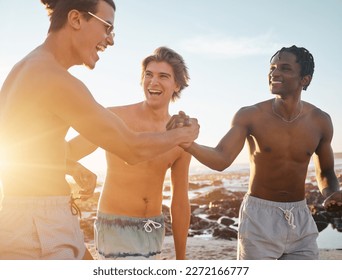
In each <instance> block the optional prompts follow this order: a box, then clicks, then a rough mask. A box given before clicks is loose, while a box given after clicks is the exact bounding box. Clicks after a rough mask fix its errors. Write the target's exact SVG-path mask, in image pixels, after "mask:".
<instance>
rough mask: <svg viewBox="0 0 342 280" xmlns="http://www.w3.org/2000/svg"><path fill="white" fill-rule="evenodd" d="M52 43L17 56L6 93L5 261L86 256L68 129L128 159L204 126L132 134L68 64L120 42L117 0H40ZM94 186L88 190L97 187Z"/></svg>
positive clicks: (0, 255)
mask: <svg viewBox="0 0 342 280" xmlns="http://www.w3.org/2000/svg"><path fill="white" fill-rule="evenodd" d="M42 3H44V4H45V5H46V7H47V9H48V11H49V16H50V21H51V24H50V28H49V32H48V35H47V38H46V40H45V41H44V42H43V44H41V45H40V46H38V47H37V48H36V49H34V50H33V51H32V52H31V53H29V54H28V55H27V56H26V57H24V58H23V59H22V60H21V61H19V62H18V63H17V64H16V65H15V66H14V67H13V69H12V70H11V72H10V73H9V75H8V77H7V78H6V80H5V82H4V84H3V86H2V88H1V93H0V159H1V165H0V168H1V170H0V171H1V181H2V186H3V194H4V199H3V202H2V205H1V206H0V209H1V210H0V259H81V258H82V257H83V255H84V254H85V245H84V240H83V234H82V232H81V230H80V228H79V221H78V218H77V216H73V213H72V211H71V208H72V205H71V204H72V200H71V199H70V194H71V190H70V186H69V184H68V183H67V181H66V178H65V173H66V169H67V165H66V144H65V136H66V134H67V132H68V130H69V128H70V127H73V128H74V129H75V130H76V131H78V132H79V133H81V134H82V135H84V136H85V137H86V138H87V139H89V140H90V141H92V142H94V143H95V144H96V145H98V146H100V147H102V148H104V149H106V150H107V151H110V152H111V153H113V154H116V155H117V156H118V157H119V158H122V159H123V160H125V161H126V162H128V163H138V162H142V161H144V160H148V159H151V158H153V157H155V156H158V155H159V154H162V153H164V152H167V151H169V150H171V149H173V148H175V147H177V146H178V145H179V144H182V143H184V142H192V141H193V140H194V139H195V138H196V137H197V135H198V130H199V127H198V125H197V124H196V121H195V120H193V122H192V125H191V126H190V127H183V128H178V129H176V131H175V132H173V133H169V132H165V131H163V132H154V133H145V132H143V133H140V132H135V131H132V130H131V129H129V128H128V127H127V125H125V123H124V122H123V121H122V120H121V119H120V118H118V117H117V116H116V115H115V114H113V113H111V112H110V111H108V110H107V109H105V108H104V107H103V106H101V105H100V104H98V103H97V102H96V101H95V100H94V98H93V96H92V95H91V93H90V92H89V90H88V89H87V87H86V86H85V85H84V84H83V83H82V82H81V81H79V80H78V79H76V78H75V77H74V76H72V75H71V74H70V73H69V72H68V69H69V68H70V67H72V66H74V65H83V64H84V65H86V66H88V67H89V68H91V69H93V68H94V67H95V64H96V62H97V61H98V60H99V56H98V51H103V50H105V49H106V48H107V47H108V46H112V45H113V44H114V41H113V33H112V32H113V24H114V13H115V5H114V2H113V1H112V0H82V1H81V0H68V1H64V0H42ZM92 191H93V189H90V190H89V192H92Z"/></svg>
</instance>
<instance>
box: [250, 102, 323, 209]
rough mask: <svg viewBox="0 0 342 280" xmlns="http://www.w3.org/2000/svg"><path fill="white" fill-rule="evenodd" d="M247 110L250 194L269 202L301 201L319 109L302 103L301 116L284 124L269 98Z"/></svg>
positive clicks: (319, 134)
mask: <svg viewBox="0 0 342 280" xmlns="http://www.w3.org/2000/svg"><path fill="white" fill-rule="evenodd" d="M250 110H253V112H254V113H253V118H250V122H249V126H248V127H249V135H248V137H247V141H248V144H249V148H250V163H251V176H250V186H249V192H250V194H251V195H253V196H256V197H259V198H262V199H267V200H273V201H282V202H285V201H299V200H303V199H304V197H305V189H304V186H305V179H306V175H307V168H308V164H309V162H310V159H311V156H312V155H313V153H314V152H315V151H316V149H317V147H318V145H319V143H320V141H321V138H322V133H323V132H322V129H321V127H320V122H319V121H318V116H319V115H321V114H323V113H322V111H320V110H319V109H317V108H316V107H314V106H312V105H310V104H309V103H305V105H304V110H303V113H302V114H301V116H299V118H298V119H296V120H295V121H293V122H292V123H287V122H284V121H283V120H281V119H280V118H279V117H278V116H276V115H274V114H273V113H272V110H271V102H270V101H266V102H263V103H259V104H257V105H255V106H254V108H250ZM308 136H310V137H308Z"/></svg>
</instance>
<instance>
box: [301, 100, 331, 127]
mask: <svg viewBox="0 0 342 280" xmlns="http://www.w3.org/2000/svg"><path fill="white" fill-rule="evenodd" d="M303 103H304V108H305V109H304V115H307V116H309V117H310V118H311V119H313V120H315V121H320V122H329V123H330V122H331V117H330V115H329V114H328V113H327V112H325V111H323V110H322V109H320V108H318V107H316V106H315V105H313V104H311V103H308V102H305V101H303Z"/></svg>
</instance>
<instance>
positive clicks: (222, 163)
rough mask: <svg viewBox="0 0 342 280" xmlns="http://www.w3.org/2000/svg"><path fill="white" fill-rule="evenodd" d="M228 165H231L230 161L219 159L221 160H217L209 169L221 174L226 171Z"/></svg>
mask: <svg viewBox="0 0 342 280" xmlns="http://www.w3.org/2000/svg"><path fill="white" fill-rule="evenodd" d="M230 165H231V161H228V160H225V159H221V160H217V161H216V162H214V163H213V165H212V166H211V169H213V170H215V171H219V172H222V171H224V170H226V169H227V168H228V167H229V166H230Z"/></svg>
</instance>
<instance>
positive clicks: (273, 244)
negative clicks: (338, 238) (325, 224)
mask: <svg viewBox="0 0 342 280" xmlns="http://www.w3.org/2000/svg"><path fill="white" fill-rule="evenodd" d="M239 218H240V225H239V231H238V255H237V257H238V259H240V260H271V259H282V260H285V259H289V260H317V259H318V246H317V241H316V239H317V237H318V230H317V226H316V223H315V221H314V219H313V218H312V215H311V213H310V210H309V208H308V206H307V204H306V200H302V201H297V202H274V201H269V200H264V199H260V198H257V197H253V196H250V195H246V196H245V198H244V200H243V202H242V204H241V208H240V217H239Z"/></svg>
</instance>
